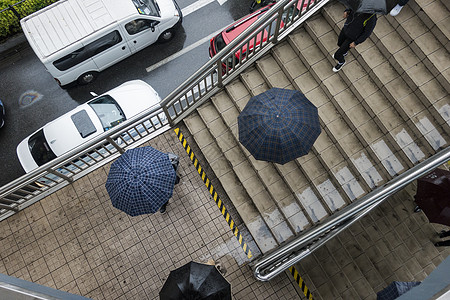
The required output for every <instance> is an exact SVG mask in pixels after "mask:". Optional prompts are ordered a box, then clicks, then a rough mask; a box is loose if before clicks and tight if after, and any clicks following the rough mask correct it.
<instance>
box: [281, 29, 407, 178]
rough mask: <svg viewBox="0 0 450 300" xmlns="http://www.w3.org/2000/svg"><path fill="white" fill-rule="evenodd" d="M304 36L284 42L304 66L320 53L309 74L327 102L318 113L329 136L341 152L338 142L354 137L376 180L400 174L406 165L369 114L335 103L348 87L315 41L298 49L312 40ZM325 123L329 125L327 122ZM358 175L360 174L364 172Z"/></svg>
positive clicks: (300, 34) (294, 37)
mask: <svg viewBox="0 0 450 300" xmlns="http://www.w3.org/2000/svg"><path fill="white" fill-rule="evenodd" d="M305 33H306V30H305V29H303V28H300V29H298V30H297V31H296V32H295V33H293V34H291V36H289V39H288V41H289V43H290V44H291V46H292V48H293V49H294V51H295V52H296V53H297V55H298V56H299V59H301V60H302V61H303V62H304V64H305V65H307V64H308V65H309V64H310V63H311V62H312V61H314V58H312V57H310V58H308V57H307V56H308V55H309V53H315V54H314V55H318V53H320V55H322V60H320V61H317V62H316V63H315V64H314V65H312V66H311V68H310V72H309V74H310V76H311V77H312V78H316V79H315V82H316V84H317V85H318V84H319V83H320V86H321V88H322V89H323V91H324V92H325V94H326V95H327V98H328V99H330V103H329V104H328V107H327V106H323V107H324V108H326V110H324V109H322V110H323V112H324V116H325V119H327V121H325V123H326V124H327V127H328V128H329V130H330V131H331V133H332V136H334V137H335V139H336V141H337V142H338V143H340V144H341V145H342V146H343V148H344V149H345V148H346V142H345V140H342V141H341V139H342V138H344V137H345V136H346V135H348V134H353V135H355V137H356V139H354V140H358V141H359V142H360V144H361V145H362V148H363V149H364V150H365V152H366V153H367V155H364V157H365V158H369V160H371V161H372V163H371V165H372V166H375V168H378V169H377V171H378V172H377V173H379V176H380V175H381V177H382V178H383V179H384V180H387V179H388V178H390V177H391V176H394V175H395V174H398V173H400V172H403V171H404V170H405V167H406V166H407V165H405V164H403V163H401V162H400V160H399V158H398V157H396V156H398V155H397V154H396V152H398V151H395V149H394V148H393V147H392V146H390V142H389V141H387V140H386V139H385V138H384V135H383V132H382V131H381V130H380V128H379V127H378V125H377V124H376V123H375V122H374V120H373V119H372V118H371V117H370V116H369V114H368V113H367V112H366V111H365V110H364V109H363V108H362V107H360V106H354V108H352V109H350V111H347V112H346V111H345V110H344V108H343V107H342V106H341V103H340V102H339V101H337V98H339V97H340V96H341V95H340V94H341V93H342V92H344V91H345V90H346V89H347V87H348V86H347V84H346V83H345V82H344V81H343V80H342V79H341V78H340V77H339V75H337V74H334V73H333V72H332V71H331V68H332V64H330V63H329V61H328V60H327V59H326V58H325V55H324V54H323V53H322V52H321V50H320V48H319V46H318V44H317V41H316V42H314V43H313V44H311V45H310V46H309V47H308V48H313V50H312V51H309V52H308V51H305V50H303V49H302V47H304V45H305V44H307V43H308V42H307V41H308V40H311V41H312V40H313V38H312V36H309V34H308V36H309V37H307V38H306V39H305V36H307V35H306V34H305ZM298 35H299V36H298ZM293 81H294V83H298V84H299V85H300V84H301V82H300V81H299V80H298V79H294V78H293ZM353 101H355V100H353ZM320 110H321V107H320V108H319V111H320ZM325 119H324V120H325ZM328 120H330V121H331V122H328ZM349 150H351V149H349ZM349 156H350V155H349ZM380 162H381V164H380ZM379 165H382V166H384V169H383V168H379ZM361 173H362V174H364V172H361ZM374 178H376V177H374ZM367 179H369V181H368V182H367V183H368V184H369V185H370V184H373V183H372V178H367Z"/></svg>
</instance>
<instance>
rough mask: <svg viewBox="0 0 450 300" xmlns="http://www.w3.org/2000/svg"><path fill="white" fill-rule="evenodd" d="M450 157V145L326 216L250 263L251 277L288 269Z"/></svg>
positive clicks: (265, 278)
mask: <svg viewBox="0 0 450 300" xmlns="http://www.w3.org/2000/svg"><path fill="white" fill-rule="evenodd" d="M449 160H450V147H447V148H446V149H444V150H441V151H440V152H439V153H437V154H435V155H433V156H432V157H430V158H428V159H426V160H425V161H423V162H421V163H419V164H417V165H416V166H414V167H412V168H411V169H409V170H407V171H405V172H404V173H402V174H400V175H399V176H397V177H395V178H394V179H392V180H391V181H389V182H387V183H386V184H384V185H383V186H380V187H378V188H376V189H375V190H373V191H372V192H370V193H369V194H367V195H365V196H364V197H362V198H361V199H359V200H358V201H356V202H354V203H352V204H350V205H349V206H346V207H345V208H343V209H342V210H341V211H339V212H337V213H335V214H334V215H333V216H331V217H329V218H328V219H327V220H326V221H325V222H324V223H322V224H319V225H317V226H316V227H313V228H311V229H310V230H308V231H306V232H305V233H304V234H302V235H301V236H299V237H298V238H296V239H295V240H293V241H291V242H289V243H287V244H286V245H284V246H282V247H280V248H277V250H276V251H274V252H273V253H269V254H267V255H265V256H263V257H262V258H260V259H258V260H257V261H255V262H254V263H253V264H252V267H253V270H254V276H255V277H256V278H257V279H258V280H261V281H268V280H270V279H272V278H274V277H275V276H277V275H278V274H280V273H282V272H283V271H285V270H287V269H288V268H290V267H291V266H293V265H294V264H296V263H297V262H299V261H300V260H302V259H303V258H305V257H306V256H307V255H309V254H311V253H312V252H313V251H314V250H316V249H317V248H319V247H320V246H322V245H323V244H325V242H327V241H328V240H330V239H331V238H333V237H335V236H336V235H338V234H339V233H340V232H342V231H343V230H344V229H345V228H347V227H348V226H350V225H351V224H353V223H354V222H356V221H357V220H358V219H360V218H362V217H363V216H364V215H366V214H367V213H368V212H369V211H371V210H372V209H373V208H375V207H376V206H377V205H379V204H380V203H382V202H383V201H384V200H385V199H386V198H387V197H389V196H391V195H392V194H394V193H396V192H397V191H399V190H401V189H402V188H404V187H405V186H406V185H408V184H409V183H411V182H412V181H414V180H416V179H418V178H420V177H422V176H424V175H425V174H427V173H429V172H431V171H432V170H434V169H436V168H437V167H438V166H440V165H442V164H444V163H445V162H447V161H449Z"/></svg>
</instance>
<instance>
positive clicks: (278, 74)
mask: <svg viewBox="0 0 450 300" xmlns="http://www.w3.org/2000/svg"><path fill="white" fill-rule="evenodd" d="M448 2H449V1H439V0H410V3H409V4H408V5H407V6H406V7H405V8H404V9H403V10H402V12H401V13H400V14H399V15H398V16H397V17H396V18H393V17H390V16H386V17H384V16H380V17H379V18H378V23H377V26H376V28H375V31H374V33H373V34H372V36H371V37H370V39H368V40H367V41H365V42H364V43H363V44H361V45H358V46H357V48H356V49H353V50H351V51H350V52H349V55H348V56H347V57H346V60H347V64H346V65H345V66H344V67H343V70H342V71H340V72H339V73H333V72H332V67H333V65H334V64H335V60H334V59H333V58H332V56H331V55H332V53H334V51H336V49H337V46H336V41H337V35H338V34H339V31H340V28H342V25H343V19H342V14H343V10H344V8H343V6H342V5H341V4H340V3H338V2H331V3H330V4H328V5H326V6H325V7H324V8H323V9H322V11H321V13H320V14H318V15H316V16H314V17H313V18H311V19H310V20H308V21H307V22H306V23H305V24H304V25H303V26H302V27H300V28H298V29H297V30H296V31H295V32H293V33H292V34H291V35H290V36H289V37H288V38H287V39H286V40H284V41H282V42H281V43H280V44H279V45H277V46H276V47H275V48H274V49H273V50H272V51H271V53H269V54H267V55H266V56H264V57H263V58H262V59H260V60H258V61H257V62H256V63H255V64H254V65H253V66H252V67H250V68H248V69H247V70H246V71H244V72H243V73H242V74H241V75H240V78H238V79H236V80H234V81H233V82H232V83H230V84H228V85H227V86H225V88H224V89H223V90H222V91H221V92H220V93H218V94H216V95H215V96H213V97H212V98H211V101H209V102H207V103H205V104H204V105H202V106H201V107H200V108H199V109H197V111H196V112H194V113H192V114H191V115H190V116H189V117H187V118H185V120H184V122H185V124H186V126H187V128H188V129H189V131H190V133H191V134H192V136H193V137H194V140H195V142H196V143H197V145H198V146H199V147H200V149H201V150H202V153H203V155H204V156H205V158H206V160H207V162H208V164H209V165H210V167H211V168H212V169H213V170H214V172H215V175H216V176H217V178H218V179H219V181H220V183H221V185H222V186H223V188H224V190H225V192H226V193H227V195H228V197H229V198H230V200H231V201H232V202H233V204H234V206H235V208H236V210H237V211H238V213H239V214H240V216H241V217H242V219H243V221H244V222H245V224H246V226H247V227H248V230H249V231H250V233H251V234H252V236H253V238H254V240H255V242H256V244H257V245H258V247H259V248H260V250H261V251H262V253H265V252H267V251H269V250H272V249H274V248H276V247H277V246H279V245H280V244H282V243H283V242H286V241H288V240H290V239H292V238H294V237H296V236H298V235H300V234H301V233H302V231H303V230H305V229H307V228H310V227H312V226H314V225H315V224H317V223H318V222H320V221H323V220H324V219H326V218H327V217H329V216H330V215H332V214H333V213H335V212H336V211H337V210H339V209H341V208H343V207H345V206H347V205H348V204H350V203H352V202H354V201H357V200H358V199H359V198H361V197H362V196H364V195H365V194H367V193H369V192H370V191H371V190H373V189H374V188H376V187H378V186H380V185H383V184H384V183H386V182H388V181H389V180H391V179H393V178H394V177H395V176H397V175H398V174H401V173H402V172H404V171H405V170H407V169H409V168H411V167H412V166H414V165H416V164H417V163H418V162H421V161H423V160H424V159H426V158H428V157H430V156H432V155H433V154H435V153H436V152H437V151H438V150H439V149H442V148H445V147H448V146H449V143H450V136H449V134H450V96H449V93H448V91H449V90H450V84H449V77H450V56H449V51H448V47H449V45H450V44H449V36H450V30H449V28H450V27H449V26H448V24H449V21H450V14H449V4H448ZM272 87H279V88H286V89H296V90H300V91H302V92H303V93H304V94H305V95H306V97H307V98H308V99H309V100H310V101H311V102H312V103H313V104H314V105H316V106H317V107H318V109H319V116H320V122H321V126H322V133H321V135H320V136H319V138H318V140H317V141H316V143H315V144H314V146H313V149H312V150H311V151H310V153H309V154H308V155H306V156H303V157H300V158H298V159H296V160H294V161H291V162H289V163H286V164H284V165H279V164H273V163H268V162H264V161H257V160H255V159H254V158H253V157H252V156H251V155H250V153H249V152H248V151H247V150H246V149H245V148H244V147H243V146H242V145H241V144H240V143H239V139H238V127H237V117H238V115H239V113H240V112H241V111H242V109H243V108H244V107H245V105H246V103H247V102H248V100H249V99H250V98H251V97H252V96H254V95H257V94H260V93H262V92H264V91H266V90H268V89H270V88H272ZM372 288H373V287H372ZM360 296H361V295H360ZM363 298H364V297H363Z"/></svg>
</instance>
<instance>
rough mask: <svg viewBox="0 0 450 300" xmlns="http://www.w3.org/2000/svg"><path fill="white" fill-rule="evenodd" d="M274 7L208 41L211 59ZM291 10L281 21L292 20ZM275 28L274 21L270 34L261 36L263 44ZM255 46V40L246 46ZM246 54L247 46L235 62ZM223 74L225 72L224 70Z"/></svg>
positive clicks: (257, 39) (239, 52) (245, 19)
mask: <svg viewBox="0 0 450 300" xmlns="http://www.w3.org/2000/svg"><path fill="white" fill-rule="evenodd" d="M301 3H302V1H299V2H298V6H300V5H301ZM310 3H311V4H312V3H314V0H311V1H310ZM273 5H275V3H271V4H269V5H267V6H265V7H263V8H261V9H259V10H257V11H255V12H253V13H251V14H249V15H247V16H245V17H243V18H241V19H239V20H238V21H236V22H234V23H233V24H231V25H230V26H228V27H227V28H225V30H223V31H222V32H221V33H219V34H218V35H216V36H215V37H213V38H212V39H211V41H210V44H209V56H210V57H213V56H214V55H216V54H217V53H218V52H219V51H220V50H222V49H223V48H225V47H226V46H227V45H228V44H229V43H231V41H232V40H234V39H235V38H236V37H237V36H238V35H240V34H241V33H242V32H243V31H244V30H245V29H247V28H248V27H250V26H251V25H252V24H253V23H255V22H256V21H257V20H258V19H259V18H260V17H261V16H263V15H264V13H266V12H267V11H269V9H270V8H271V7H272V6H273ZM307 5H308V2H305V4H304V5H303V10H304V9H306V6H307ZM292 10H293V9H290V10H287V11H286V12H285V13H284V16H283V20H285V19H286V17H288V18H292ZM275 26H276V20H275V21H274V22H273V24H272V26H271V32H270V33H269V32H267V30H265V31H264V35H263V38H262V40H263V42H264V41H266V40H267V38H268V37H269V34H270V36H271V35H273V34H274V31H275ZM283 26H284V22H281V25H280V27H283ZM260 43H261V34H259V35H258V36H257V37H256V46H258V45H259V44H260ZM254 44H255V39H252V40H250V42H249V43H248V46H249V48H250V50H251V49H253V47H254ZM246 52H247V45H244V46H243V47H242V52H241V51H237V52H236V54H235V56H236V62H238V61H239V57H240V56H241V53H242V55H243V56H244V57H245V54H246ZM232 63H233V61H232V59H230V61H229V65H228V68H229V69H231V68H232ZM223 67H224V68H225V65H223ZM224 72H225V70H224Z"/></svg>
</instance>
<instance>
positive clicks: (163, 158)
mask: <svg viewBox="0 0 450 300" xmlns="http://www.w3.org/2000/svg"><path fill="white" fill-rule="evenodd" d="M175 179H176V173H175V170H174V168H173V166H172V163H171V162H170V160H169V155H168V154H167V153H163V152H160V151H158V150H156V149H154V148H152V147H139V148H135V149H130V150H127V151H126V152H125V153H124V154H122V155H121V156H120V157H119V158H118V159H117V160H116V161H115V162H114V163H113V164H112V165H111V169H110V170H109V174H108V179H107V180H106V184H105V186H106V190H107V191H108V194H109V197H110V198H111V202H112V204H113V206H114V207H115V208H118V209H120V210H122V211H124V212H126V213H127V214H129V215H130V216H138V215H142V214H148V213H155V212H157V211H158V210H159V209H160V207H161V206H162V205H163V204H164V203H166V202H167V201H169V199H170V197H172V194H173V187H174V185H175Z"/></svg>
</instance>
